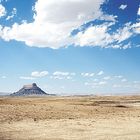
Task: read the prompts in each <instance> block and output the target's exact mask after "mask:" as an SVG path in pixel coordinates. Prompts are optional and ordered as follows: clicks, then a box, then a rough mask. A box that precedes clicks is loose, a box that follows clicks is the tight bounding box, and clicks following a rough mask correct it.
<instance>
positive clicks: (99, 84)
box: [84, 81, 107, 88]
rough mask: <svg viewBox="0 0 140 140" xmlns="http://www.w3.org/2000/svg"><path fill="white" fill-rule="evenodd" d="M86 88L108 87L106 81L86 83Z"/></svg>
mask: <svg viewBox="0 0 140 140" xmlns="http://www.w3.org/2000/svg"><path fill="white" fill-rule="evenodd" d="M84 85H85V86H91V87H94V88H95V87H96V88H100V87H101V86H105V85H107V82H106V81H99V82H85V83H84Z"/></svg>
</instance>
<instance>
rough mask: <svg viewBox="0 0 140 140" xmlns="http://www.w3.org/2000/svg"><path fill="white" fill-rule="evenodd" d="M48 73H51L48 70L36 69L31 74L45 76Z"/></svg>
mask: <svg viewBox="0 0 140 140" xmlns="http://www.w3.org/2000/svg"><path fill="white" fill-rule="evenodd" d="M48 74H49V72H48V71H41V72H39V71H34V72H32V73H31V76H32V77H44V76H47V75H48Z"/></svg>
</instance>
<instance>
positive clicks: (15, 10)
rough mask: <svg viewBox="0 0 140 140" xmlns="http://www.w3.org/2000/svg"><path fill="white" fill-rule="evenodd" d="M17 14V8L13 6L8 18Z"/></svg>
mask: <svg viewBox="0 0 140 140" xmlns="http://www.w3.org/2000/svg"><path fill="white" fill-rule="evenodd" d="M16 14H17V9H16V8H13V10H12V13H11V15H9V16H7V18H6V20H10V19H12V18H13V17H14V16H15V15H16Z"/></svg>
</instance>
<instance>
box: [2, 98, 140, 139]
mask: <svg viewBox="0 0 140 140" xmlns="http://www.w3.org/2000/svg"><path fill="white" fill-rule="evenodd" d="M0 140H140V96H105V97H100V96H83V97H0Z"/></svg>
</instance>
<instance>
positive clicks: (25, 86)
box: [23, 83, 37, 89]
mask: <svg viewBox="0 0 140 140" xmlns="http://www.w3.org/2000/svg"><path fill="white" fill-rule="evenodd" d="M35 87H37V85H36V83H33V84H31V85H24V86H23V88H25V89H31V88H35Z"/></svg>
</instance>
